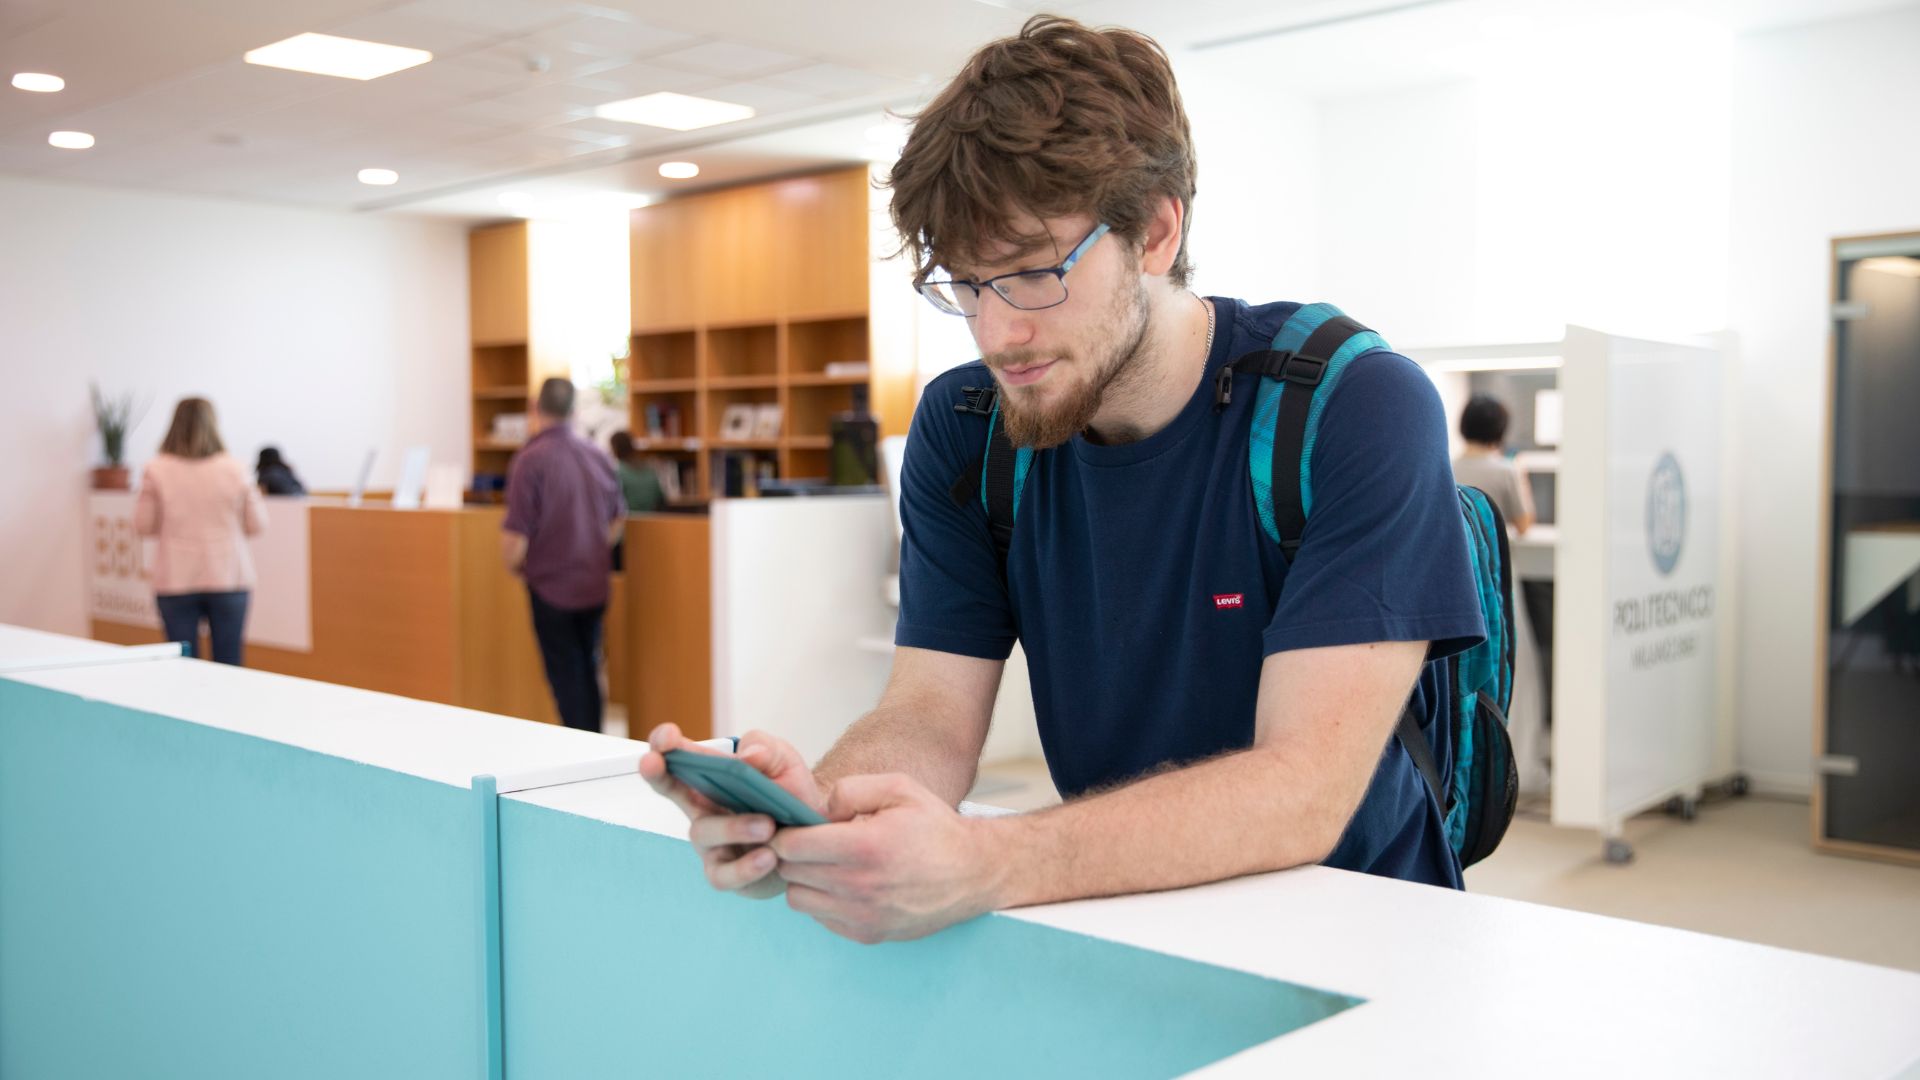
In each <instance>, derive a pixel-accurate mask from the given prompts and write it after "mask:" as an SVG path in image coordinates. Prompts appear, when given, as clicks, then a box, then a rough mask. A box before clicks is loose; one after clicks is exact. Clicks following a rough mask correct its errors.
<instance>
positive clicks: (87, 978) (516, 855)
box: [0, 634, 1920, 1080]
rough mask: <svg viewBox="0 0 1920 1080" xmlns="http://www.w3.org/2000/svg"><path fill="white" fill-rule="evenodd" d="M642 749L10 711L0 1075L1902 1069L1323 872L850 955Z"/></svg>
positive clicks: (32, 700)
mask: <svg viewBox="0 0 1920 1080" xmlns="http://www.w3.org/2000/svg"><path fill="white" fill-rule="evenodd" d="M42 644H44V643H42ZM56 644H57V643H56ZM5 648H6V638H5V636H4V635H3V634H0V652H4V650H5ZM59 651H61V650H54V653H57V652H59ZM48 655H53V653H49V654H48ZM638 749H639V748H638V747H636V746H634V745H633V744H632V743H630V742H626V741H623V740H618V739H613V738H609V737H605V736H600V735H593V734H588V733H585V732H576V731H569V730H566V729H564V728H554V727H546V726H540V725H533V724H526V723H521V722H517V721H513V720H509V719H506V718H502V717H497V716H490V715H486V714H483V713H477V712H472V711H469V710H464V709H457V708H453V707H449V706H445V705H438V704H433V703H429V702H423V701H412V700H406V699H403V698H398V697H393V696H389V695H382V694H375V693H369V692H365V691H361V690H355V689H351V688H346V687H340V686H333V685H324V684H319V683H313V682H308V681H304V680H299V679H291V678H285V677H281V676H276V675H272V674H266V673H262V672H258V671H248V670H243V669H236V668H225V667H220V666H218V665H213V664H207V663H200V662H195V661H190V660H182V659H175V660H160V661H152V660H149V661H147V662H140V663H120V664H95V665H93V666H86V667H55V668H48V669H43V670H39V671H33V672H22V673H16V674H12V675H6V676H0V1075H5V1076H9V1077H11V1076H23V1077H26V1076H56V1075H57V1076H72V1077H94V1076H100V1077H107V1076H112V1077H123V1076H163V1075H168V1076H170V1075H192V1076H196V1077H203V1078H210V1080H220V1078H224V1077H255V1076H275V1077H293V1078H299V1077H338V1076H374V1075H380V1076H407V1077H477V1076H490V1077H501V1076H509V1075H510V1076H515V1077H539V1076H565V1077H580V1078H590V1077H598V1076H636V1075H638V1076H673V1077H678V1076H694V1075H701V1076H815V1075H818V1076H828V1075H831V1076H846V1077H870V1076H871V1077H881V1076H915V1077H943V1076H1009V1077H1011V1076H1062V1075H1097V1076H1102V1077H1112V1078H1122V1077H1159V1076H1172V1075H1181V1074H1186V1073H1198V1074H1200V1075H1204V1076H1261V1077H1269V1076H1282V1075H1286V1076H1327V1075H1398V1076H1409V1075H1420V1076H1437V1077H1452V1076H1460V1077H1475V1078H1485V1077H1506V1076H1513V1077H1522V1076H1524V1077H1535V1076H1560V1075H1581V1076H1619V1075H1636V1076H1637V1075H1672V1076H1679V1075H1740V1076H1754V1077H1793V1078H1798V1077H1805V1076H1816V1075H1817V1076H1824V1077H1856V1076H1857V1077H1887V1076H1899V1075H1912V1074H1913V1073H1912V1071H1913V1070H1914V1069H1916V1068H1920V1027H1916V1026H1915V1025H1914V1023H1913V1018H1914V1017H1915V1016H1920V975H1914V974H1911V973H1905V972H1898V971H1892V970H1888V969H1883V968H1876V967H1871V966H1867V965H1862V964H1857V963H1850V962H1844V961H1838V960H1830V959H1825V958H1821V957H1815V956H1810V955H1805V954H1800V953H1793V952H1787V951H1783V950H1779V949H1773V948H1767V947H1762V946H1755V945H1748V944H1743V943H1739V942H1734V941H1729V940H1725V939H1720V938H1714V937H1709V936H1705V935H1701V934H1695V933H1688V932H1682V931H1676V930H1668V929H1663V928H1658V927H1652V926H1646V925H1641V924H1636V923H1631V922H1625V921H1621V920H1616V919H1608V918H1602V917H1598V916H1592V915H1586V914H1582V913H1578V912H1572V911H1564V910H1558V909H1553V908H1546V907H1540V906H1536V905H1531V904H1525V903H1518V902H1514V901H1508V900H1500V899H1495V898H1490V897H1482V896H1474V895H1469V894H1462V893H1456V892H1451V891H1448V890H1442V889H1435V888H1431V887H1427V886H1420V885H1410V884H1406V883H1402V882H1395V881H1388V880H1383V879H1378V878H1371V877H1367V876H1364V875H1358V874H1352V873H1347V872H1343V871H1338V870H1329V869H1325V868H1319V867H1309V868H1302V869H1298V870H1291V871H1286V872H1282V873H1276V874H1264V875H1259V876H1255V877H1250V878H1244V879H1239V880H1235V881H1229V882H1222V883H1218V884H1214V885H1209V886H1204V887H1200V888H1194V889H1184V890H1177V891H1173V892H1167V893H1159V894H1152V895H1141V896H1131V897H1122V898H1116V899H1108V900H1092V901H1080V902H1075V903H1068V904H1058V905H1050V906H1045V907H1036V908H1029V909H1024V910H1020V911H1014V912H1007V913H1002V914H996V915H990V916H986V917H983V918H980V919H976V920H974V921H972V922H969V923H966V924H964V925H961V926H958V927H954V928H952V929H949V930H946V931H943V932H941V933H939V934H936V935H933V936H931V937H929V938H927V939H924V940H922V941H918V942H911V943H904V944H889V945H881V946H873V947H868V946H860V945H856V944H853V943H851V942H848V941H845V940H843V939H840V938H838V937H835V936H833V935H831V934H828V933H827V932H826V931H825V930H823V929H822V928H820V927H819V926H818V925H816V924H815V923H814V922H812V921H811V920H809V919H806V918H804V917H802V916H799V915H797V914H795V913H793V912H791V911H789V910H787V909H786V908H785V907H784V906H783V905H781V904H779V903H777V902H774V903H756V902H752V901H746V900H742V899H739V898H737V897H733V896H726V895H720V894H717V893H714V892H712V891H711V890H709V889H708V888H707V887H706V886H705V885H704V883H703V881H702V879H701V877H700V873H699V868H698V862H697V859H696V858H695V856H694V854H693V852H692V850H691V849H690V848H689V846H688V845H687V844H686V842H685V825H684V822H683V820H682V819H681V818H680V817H679V816H678V814H677V812H676V811H675V810H674V809H673V808H672V806H671V805H670V804H668V803H667V802H666V801H665V800H663V799H660V798H659V797H657V796H655V795H653V794H652V792H651V790H650V789H648V788H647V787H646V786H645V785H644V784H643V783H641V782H640V781H639V779H638V778H637V777H636V776H634V775H633V767H634V764H635V761H636V760H637V755H638ZM103 1024H106V1025H110V1027H111V1031H110V1033H107V1032H103V1028H102V1025H103Z"/></svg>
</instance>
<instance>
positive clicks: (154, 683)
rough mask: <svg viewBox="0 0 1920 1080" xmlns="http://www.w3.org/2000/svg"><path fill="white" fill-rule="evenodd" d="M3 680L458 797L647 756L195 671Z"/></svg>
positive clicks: (453, 711)
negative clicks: (245, 738) (402, 778)
mask: <svg viewBox="0 0 1920 1080" xmlns="http://www.w3.org/2000/svg"><path fill="white" fill-rule="evenodd" d="M8 677H9V678H11V679H13V680H14V681H16V682H22V683H27V684H30V685H33V686H43V687H47V688H48V689H52V690H62V691H65V692H67V693H70V694H76V695H79V696H81V697H84V698H88V699H90V700H95V701H104V702H108V703H110V704H114V705H120V706H124V707H126V708H130V709H139V710H141V711H143V712H150V713H158V714H160V715H162V716H170V717H174V718H177V719H180V720H186V721H189V722H192V723H196V724H204V725H206V726H208V727H216V728H224V729H226V730H228V731H235V732H239V733H241V734H244V735H255V736H258V737H260V738H263V739H273V740H275V741H277V742H283V743H287V744H289V745H292V746H299V747H303V748H305V749H308V750H314V751H317V752H319V753H322V754H330V755H332V756H334V757H339V758H345V759H347V760H349V761H358V762H361V763H363V764H367V765H376V766H379V767H381V768H384V769H391V770H393V771H395V772H402V773H408V774H410V775H413V776H419V777H423V778H425V779H428V780H436V781H439V782H440V783H443V784H450V785H453V786H455V787H462V788H464V787H468V786H470V785H471V782H472V780H473V778H474V777H475V776H494V777H496V778H497V780H498V783H499V790H501V791H503V792H505V791H513V790H518V789H520V788H523V787H533V786H538V785H541V784H548V783H561V782H565V781H570V780H575V779H581V778H584V777H588V776H607V775H613V774H616V773H621V772H632V771H633V770H634V768H635V767H636V766H637V765H638V764H639V761H640V752H641V750H642V749H644V747H643V746H642V745H641V744H640V743H637V742H632V741H629V740H627V739H619V738H614V737H613V736H610V735H598V734H595V733H592V732H587V731H575V730H572V729H570V728H564V727H559V726H557V725H552V724H538V723H534V722H532V721H528V720H520V719H515V718H513V717H509V716H496V715H494V714H492V713H484V712H477V711H475V710H472V709H461V708H457V707H455V706H452V705H440V704H436V703H434V702H429V701H417V700H415V699H413V698H405V697H399V696H396V695H393V694H380V693H375V692H373V691H371V690H358V689H355V688H353V687H348V686H335V685H333V684H332V683H322V682H310V681H308V680H306V679H294V678H289V677H287V676H284V675H272V674H268V673H267V672H263V671H251V670H248V669H245V668H236V667H228V666H225V665H222V664H211V663H205V662H202V661H198V660H184V659H177V660H165V661H159V662H154V663H145V664H125V665H111V666H103V667H92V668H73V669H62V670H53V671H36V672H27V673H22V674H16V675H10V676H8Z"/></svg>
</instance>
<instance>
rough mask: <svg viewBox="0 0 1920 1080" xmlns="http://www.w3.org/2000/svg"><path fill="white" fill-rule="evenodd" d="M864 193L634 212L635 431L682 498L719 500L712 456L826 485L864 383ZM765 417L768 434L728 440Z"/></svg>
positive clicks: (682, 203)
mask: <svg viewBox="0 0 1920 1080" xmlns="http://www.w3.org/2000/svg"><path fill="white" fill-rule="evenodd" d="M869 183H870V181H869V179H868V174H867V170H866V168H865V167H859V168H852V169H841V170H837V171H834V172H829V173H821V174H818V175H814V176H801V177H794V178H791V179H787V180H778V181H773V182H770V183H765V184H756V185H752V186H749V187H740V188H731V189H727V190H724V191H716V192H708V193H706V194H702V195H693V196H688V197H686V198H683V199H673V200H669V201H667V202H664V203H659V204H656V205H654V206H648V207H643V208H641V209H638V210H635V211H634V212H633V233H632V237H633V238H632V247H631V252H632V266H633V280H632V283H631V286H632V290H633V340H632V354H631V355H632V357H633V360H632V362H631V372H632V375H631V379H632V391H633V400H632V407H631V417H630V426H631V430H632V432H633V436H634V440H635V442H636V444H637V445H638V446H639V447H640V448H641V449H642V450H643V451H644V452H647V453H651V454H655V455H659V456H663V457H667V458H669V459H672V460H674V461H676V462H677V463H678V465H679V469H680V476H681V487H682V489H683V490H685V491H686V492H687V493H688V494H691V495H695V496H705V495H707V494H708V493H710V492H711V491H712V490H713V488H714V487H715V486H716V483H715V481H716V479H717V477H716V472H715V462H714V455H716V454H727V453H735V454H740V453H750V454H753V455H756V457H755V459H754V460H755V462H756V463H761V462H767V461H771V462H772V463H773V464H774V465H775V467H776V468H777V470H778V472H779V475H780V476H781V477H783V478H795V477H811V476H824V475H825V474H826V471H827V449H828V446H829V436H828V432H829V429H830V423H831V420H832V417H833V414H835V413H838V412H843V411H846V410H848V409H850V408H852V407H853V404H854V402H855V398H856V388H858V387H864V386H867V385H868V382H869V379H870V369H869V367H868V366H867V365H868V361H869V358H870V353H871V348H870V346H869V344H868V335H869V328H868V327H869V323H868V318H867V264H868V244H869V240H870V237H869V231H870V217H869V211H868V196H869V187H868V185H869ZM770 405H777V406H779V407H780V410H781V414H782V415H781V424H780V427H779V430H778V433H777V434H773V435H769V434H766V433H763V432H755V433H753V434H752V435H751V436H746V435H743V434H742V433H740V432H737V431H735V432H727V431H725V430H724V429H723V423H722V421H723V419H724V418H725V416H726V415H727V413H728V411H729V409H731V408H733V407H735V406H750V407H755V408H757V407H760V406H770ZM902 429H903V430H904V422H903V423H902Z"/></svg>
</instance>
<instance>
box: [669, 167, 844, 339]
mask: <svg viewBox="0 0 1920 1080" xmlns="http://www.w3.org/2000/svg"><path fill="white" fill-rule="evenodd" d="M868 183H869V180H868V177H867V170H866V169H865V168H864V167H863V168H855V169H842V170H838V171H835V172H830V173H822V174H819V175H817V176H801V177H795V178H793V179H790V180H778V181H774V182H771V183H766V184H754V185H751V186H748V187H739V188H729V189H727V190H724V191H714V192H707V193H705V194H701V195H692V196H688V197H686V198H682V199H670V200H668V201H666V202H663V203H657V204H655V205H653V206H646V207H641V208H640V209H638V210H635V211H634V212H633V223H632V241H631V245H632V246H631V262H632V269H633V280H632V282H631V287H632V292H633V300H632V303H633V331H634V333H636V334H649V333H655V332H660V331H667V330H684V329H688V328H691V327H704V326H716V325H724V324H728V323H772V322H776V321H778V320H781V319H785V318H808V317H817V316H830V315H864V314H865V313H866V310H867V256H868V242H869V236H868V233H869V229H870V218H869V215H868V209H867V201H868V188H867V185H868Z"/></svg>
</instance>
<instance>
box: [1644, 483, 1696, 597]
mask: <svg viewBox="0 0 1920 1080" xmlns="http://www.w3.org/2000/svg"><path fill="white" fill-rule="evenodd" d="M1686 540H1687V482H1686V479H1685V477H1683V476H1682V475H1681V473H1680V462H1679V461H1678V460H1677V459H1675V458H1674V456H1673V455H1672V454H1662V455H1660V460H1659V461H1657V462H1655V463H1654V466H1653V475H1652V476H1651V477H1650V478H1648V480H1647V551H1648V553H1649V554H1651V555H1652V556H1653V567H1654V569H1656V570H1658V571H1660V574H1661V576H1663V577H1664V576H1666V575H1668V574H1671V573H1673V568H1674V567H1675V566H1678V565H1679V564H1680V549H1681V548H1682V547H1684V546H1685V545H1686Z"/></svg>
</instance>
